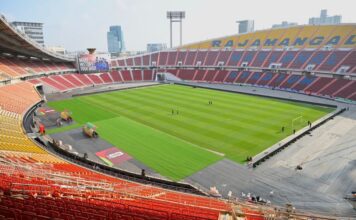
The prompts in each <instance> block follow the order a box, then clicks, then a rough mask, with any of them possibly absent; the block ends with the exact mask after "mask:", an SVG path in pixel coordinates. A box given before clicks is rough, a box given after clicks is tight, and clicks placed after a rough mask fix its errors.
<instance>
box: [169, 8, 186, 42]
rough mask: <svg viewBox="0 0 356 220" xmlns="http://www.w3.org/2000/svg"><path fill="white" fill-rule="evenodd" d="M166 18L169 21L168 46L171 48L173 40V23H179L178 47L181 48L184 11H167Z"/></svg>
mask: <svg viewBox="0 0 356 220" xmlns="http://www.w3.org/2000/svg"><path fill="white" fill-rule="evenodd" d="M167 18H168V19H169V21H170V22H169V23H170V46H171V48H172V46H173V42H172V41H173V39H172V34H173V31H172V25H173V22H179V24H180V46H182V20H183V19H184V18H185V11H167Z"/></svg>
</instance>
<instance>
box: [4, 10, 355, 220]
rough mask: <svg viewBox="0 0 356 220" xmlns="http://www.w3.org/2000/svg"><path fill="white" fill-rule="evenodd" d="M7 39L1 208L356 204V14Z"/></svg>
mask: <svg viewBox="0 0 356 220" xmlns="http://www.w3.org/2000/svg"><path fill="white" fill-rule="evenodd" d="M0 52H1V54H0V121H1V124H0V131H1V132H0V152H1V154H0V219H41V220H42V219H64V220H70V219H79V220H84V219H126V220H150V219H157V220H158V219H171V220H178V219H185V220H198V219H205V220H208V219H221V220H223V219H224V220H230V219H231V220H232V219H247V220H263V219H352V218H356V211H355V208H356V204H355V203H356V169H355V167H356V159H355V158H356V151H355V148H356V147H355V146H356V24H336V25H298V26H294V27H287V28H276V29H265V30H259V31H254V32H251V33H245V34H235V35H231V36H223V37H220V38H216V39H209V40H204V41H200V42H196V43H190V44H186V45H182V46H178V47H175V48H169V49H165V50H160V51H157V52H151V53H142V54H138V55H134V56H126V57H119V58H112V59H109V58H106V57H102V56H100V55H98V54H96V53H95V49H94V48H90V49H88V53H86V54H85V55H81V56H80V57H76V58H73V57H69V56H66V55H61V54H58V53H54V52H51V51H49V50H47V49H45V48H44V47H42V46H41V45H39V44H37V43H36V42H34V41H33V40H31V39H29V37H27V36H26V35H24V34H23V33H21V32H19V31H18V30H17V29H16V28H15V27H13V25H12V24H10V22H9V21H8V20H7V19H6V17H5V16H1V17H0Z"/></svg>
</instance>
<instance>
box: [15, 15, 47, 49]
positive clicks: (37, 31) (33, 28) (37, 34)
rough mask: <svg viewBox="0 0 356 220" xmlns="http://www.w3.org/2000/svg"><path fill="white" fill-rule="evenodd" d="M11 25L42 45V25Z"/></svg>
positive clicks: (24, 23) (21, 22) (16, 23)
mask: <svg viewBox="0 0 356 220" xmlns="http://www.w3.org/2000/svg"><path fill="white" fill-rule="evenodd" d="M11 24H12V25H13V26H15V27H16V28H17V29H18V30H19V31H21V32H23V33H25V34H26V35H27V36H28V37H29V38H31V39H32V40H34V41H36V42H37V43H38V44H41V45H42V46H43V45H44V38H43V23H38V22H23V21H14V22H12V23H11Z"/></svg>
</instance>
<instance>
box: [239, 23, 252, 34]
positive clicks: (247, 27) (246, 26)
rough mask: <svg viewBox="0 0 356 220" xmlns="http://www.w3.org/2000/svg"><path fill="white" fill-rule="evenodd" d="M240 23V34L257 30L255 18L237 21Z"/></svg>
mask: <svg viewBox="0 0 356 220" xmlns="http://www.w3.org/2000/svg"><path fill="white" fill-rule="evenodd" d="M236 23H238V24H239V34H244V33H249V32H253V31H254V30H255V27H254V26H255V22H254V21H253V20H241V21H236Z"/></svg>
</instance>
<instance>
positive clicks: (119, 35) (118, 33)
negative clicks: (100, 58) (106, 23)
mask: <svg viewBox="0 0 356 220" xmlns="http://www.w3.org/2000/svg"><path fill="white" fill-rule="evenodd" d="M107 41H108V51H109V53H110V54H112V55H115V54H116V55H117V54H120V53H121V52H123V51H125V44H124V35H123V32H122V29H121V26H119V25H116V26H110V30H109V31H108V32H107Z"/></svg>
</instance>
